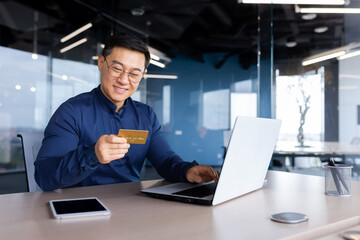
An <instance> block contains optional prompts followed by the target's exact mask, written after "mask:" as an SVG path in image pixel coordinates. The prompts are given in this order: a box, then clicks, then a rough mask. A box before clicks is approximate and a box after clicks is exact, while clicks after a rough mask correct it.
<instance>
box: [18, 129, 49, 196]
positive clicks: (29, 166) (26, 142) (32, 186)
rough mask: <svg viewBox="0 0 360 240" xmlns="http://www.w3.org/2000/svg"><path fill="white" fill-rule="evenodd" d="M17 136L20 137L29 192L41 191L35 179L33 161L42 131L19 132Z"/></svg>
mask: <svg viewBox="0 0 360 240" xmlns="http://www.w3.org/2000/svg"><path fill="white" fill-rule="evenodd" d="M17 136H18V137H19V138H20V139H21V143H22V149H23V153H24V159H25V170H26V180H27V186H28V191H29V192H36V191H41V188H40V187H39V186H38V185H37V183H36V181H35V176H34V174H35V167H34V162H35V160H36V156H37V154H38V152H39V150H40V147H41V142H42V139H43V138H44V132H20V133H18V134H17Z"/></svg>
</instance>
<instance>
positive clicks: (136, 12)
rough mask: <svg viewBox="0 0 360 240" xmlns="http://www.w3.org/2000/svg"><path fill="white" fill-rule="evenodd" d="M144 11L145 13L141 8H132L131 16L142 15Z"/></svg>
mask: <svg viewBox="0 0 360 240" xmlns="http://www.w3.org/2000/svg"><path fill="white" fill-rule="evenodd" d="M144 13H145V10H144V9H142V8H133V9H131V14H132V15H133V16H142V15H144Z"/></svg>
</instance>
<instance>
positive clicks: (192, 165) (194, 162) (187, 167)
mask: <svg viewBox="0 0 360 240" xmlns="http://www.w3.org/2000/svg"><path fill="white" fill-rule="evenodd" d="M197 165H199V164H198V163H197V162H196V161H195V160H194V161H192V162H191V163H189V164H188V165H187V166H186V167H185V169H184V179H185V182H187V183H189V181H188V180H187V178H186V173H187V171H189V169H190V168H192V167H194V166H197Z"/></svg>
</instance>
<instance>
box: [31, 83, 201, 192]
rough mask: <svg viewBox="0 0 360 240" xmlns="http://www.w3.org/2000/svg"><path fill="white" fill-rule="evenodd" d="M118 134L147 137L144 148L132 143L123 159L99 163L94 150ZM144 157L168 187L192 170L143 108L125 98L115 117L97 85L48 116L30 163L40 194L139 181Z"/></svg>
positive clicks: (148, 110)
mask: <svg viewBox="0 0 360 240" xmlns="http://www.w3.org/2000/svg"><path fill="white" fill-rule="evenodd" d="M119 129H136V130H148V131H149V134H148V138H147V140H146V143H145V144H131V146H130V148H129V151H128V153H126V155H125V156H124V158H122V159H118V160H114V161H112V162H110V163H108V164H100V162H99V161H98V159H97V157H96V155H95V150H94V146H95V144H96V142H97V140H98V139H99V137H100V136H101V135H104V134H115V135H117V133H118V131H119ZM145 158H147V159H149V160H150V162H151V163H152V165H153V166H154V167H155V169H156V170H157V172H158V173H159V174H160V175H161V176H162V177H164V178H165V179H167V180H169V181H172V182H177V181H182V182H186V181H187V180H186V172H187V170H188V169H189V168H190V167H192V166H193V165H194V164H192V163H190V162H185V161H183V160H182V159H181V158H180V157H179V156H178V155H176V154H175V153H174V152H173V151H172V150H171V149H170V147H169V145H168V144H167V143H166V141H165V139H164V137H163V135H162V133H161V126H160V123H159V121H158V119H157V117H156V115H155V113H154V112H153V110H152V109H151V108H150V107H149V106H148V105H146V104H143V103H140V102H137V101H133V100H132V99H131V98H128V99H127V100H126V102H125V104H124V106H123V107H122V108H120V112H119V113H117V112H116V106H115V104H113V103H112V102H110V100H109V99H107V98H106V97H105V95H104V94H103V93H102V92H101V90H100V85H99V86H98V87H97V88H95V89H93V90H92V91H91V92H87V93H83V94H80V95H78V96H75V97H73V98H70V99H69V100H67V101H66V102H64V103H63V104H62V105H61V106H60V107H59V108H58V109H57V110H56V112H55V113H54V114H53V116H52V117H51V119H50V121H49V123H48V125H47V127H46V129H45V133H44V139H43V142H42V146H41V149H40V151H39V154H38V156H37V159H36V161H35V179H36V182H37V183H38V184H39V186H40V187H41V188H42V189H43V190H44V191H50V190H54V189H58V188H65V187H76V186H90V185H99V184H111V183H120V182H131V181H139V176H140V171H141V168H142V166H143V164H144V160H145Z"/></svg>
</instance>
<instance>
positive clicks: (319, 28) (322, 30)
mask: <svg viewBox="0 0 360 240" xmlns="http://www.w3.org/2000/svg"><path fill="white" fill-rule="evenodd" d="M327 30H329V28H328V27H326V26H322V27H317V28H315V29H314V32H316V33H324V32H326V31H327Z"/></svg>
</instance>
